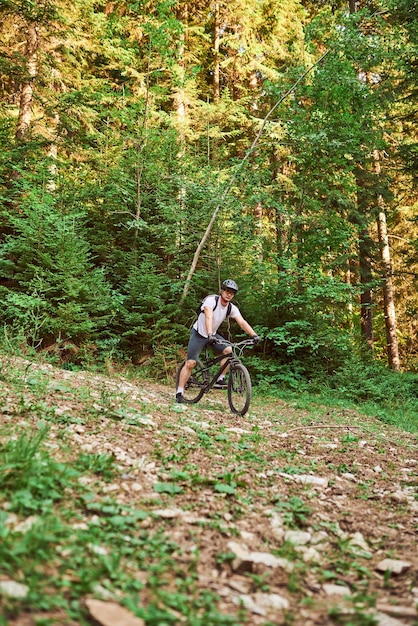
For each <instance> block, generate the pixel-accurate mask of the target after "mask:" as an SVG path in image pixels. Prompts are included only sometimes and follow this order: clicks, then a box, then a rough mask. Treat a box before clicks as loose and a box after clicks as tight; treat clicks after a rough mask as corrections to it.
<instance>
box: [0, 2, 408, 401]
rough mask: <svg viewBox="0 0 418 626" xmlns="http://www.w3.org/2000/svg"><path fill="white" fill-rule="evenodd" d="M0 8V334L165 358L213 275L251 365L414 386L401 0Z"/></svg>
mask: <svg viewBox="0 0 418 626" xmlns="http://www.w3.org/2000/svg"><path fill="white" fill-rule="evenodd" d="M0 16H1V20H0V147H1V149H0V216H1V217H0V219H1V236H0V295H1V301H2V307H1V312H0V322H1V323H0V328H1V330H0V334H1V345H2V349H3V350H18V351H20V352H21V353H25V354H28V353H29V352H30V351H31V350H32V351H36V352H37V353H39V352H42V353H43V354H45V355H48V356H49V358H51V359H56V361H57V362H60V363H64V364H65V366H66V367H68V368H71V367H78V366H86V365H94V364H95V365H97V364H100V363H104V362H105V361H106V360H112V361H118V362H121V363H130V364H132V365H133V366H138V367H141V366H142V365H143V364H144V363H145V364H146V365H147V367H149V368H150V370H149V371H151V372H153V373H154V374H155V375H158V373H160V374H161V375H162V376H166V375H168V373H172V372H173V370H175V366H176V363H178V362H179V360H180V359H181V358H182V356H181V355H182V353H183V351H184V347H185V345H186V344H187V339H188V333H189V328H190V326H191V324H192V322H193V321H194V319H195V315H194V311H195V309H196V306H197V303H198V302H199V301H200V299H201V298H202V297H203V296H204V295H206V294H207V293H214V292H216V291H217V290H218V289H219V286H220V284H221V282H222V281H223V280H224V279H225V278H232V279H234V280H235V281H236V282H237V283H238V285H239V293H238V294H237V297H236V304H237V305H238V306H239V308H240V310H241V311H242V313H243V315H244V317H245V318H246V319H247V320H248V321H249V322H250V323H251V325H252V326H253V327H254V328H255V329H256V330H257V332H258V333H259V335H260V336H261V337H262V339H263V341H262V344H261V346H260V347H259V348H257V349H256V350H255V351H254V353H253V355H252V356H251V358H250V362H251V367H252V373H253V377H254V382H256V383H257V382H258V383H259V384H263V382H264V384H268V385H270V386H277V387H280V386H287V387H290V388H294V389H297V388H304V387H309V386H310V388H315V385H319V386H320V385H322V386H324V385H325V386H329V387H335V388H339V389H341V388H345V389H347V388H351V392H350V393H351V395H353V397H354V396H355V394H358V397H357V399H361V397H363V396H364V395H366V396H367V395H368V394H371V393H373V389H372V388H373V380H376V379H378V380H380V381H382V380H383V381H385V383H384V387H385V391H384V393H389V394H392V395H393V398H394V401H395V402H396V398H397V397H399V396H398V395H397V394H398V393H399V385H401V384H404V383H405V384H407V386H408V394H412V395H414V396H415V397H416V396H417V393H418V392H417V378H416V372H417V369H418V294H417V290H416V283H417V275H418V223H417V220H418V213H417V207H418V198H417V191H416V185H415V183H416V179H417V173H418V150H417V145H418V143H417V117H418V107H417V103H418V60H417V46H418V28H417V25H418V16H417V13H416V2H415V0H371V1H369V0H360V1H355V0H349V1H348V2H347V1H345V0H333V1H326V0H320V1H318V0H316V1H313V0H245V1H244V0H228V2H226V1H225V0H194V1H193V2H191V1H187V0H181V1H177V0H161V1H160V0H73V1H72V2H71V3H69V4H68V3H66V2H63V1H62V0H0ZM237 330H239V329H237V328H234V327H233V325H232V324H231V328H230V332H231V333H233V334H237ZM227 332H229V329H227ZM374 377H376V378H374ZM389 381H390V384H389ZM393 381H397V382H396V384H395V385H393V384H392V383H393ZM396 385H398V387H396ZM394 386H395V388H393V387H394ZM347 393H349V392H347Z"/></svg>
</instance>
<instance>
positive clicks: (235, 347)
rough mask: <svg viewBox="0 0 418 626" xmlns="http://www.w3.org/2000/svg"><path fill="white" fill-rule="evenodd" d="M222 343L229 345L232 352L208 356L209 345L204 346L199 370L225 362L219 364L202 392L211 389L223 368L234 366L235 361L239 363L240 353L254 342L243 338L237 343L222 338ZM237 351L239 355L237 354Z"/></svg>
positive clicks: (208, 369)
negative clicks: (221, 363) (203, 354)
mask: <svg viewBox="0 0 418 626" xmlns="http://www.w3.org/2000/svg"><path fill="white" fill-rule="evenodd" d="M222 345H225V346H226V347H231V348H232V352H230V353H227V354H219V355H218V356H214V357H213V356H210V355H209V346H206V348H205V357H204V359H203V367H201V368H200V371H201V372H209V371H210V368H211V367H213V366H214V365H216V364H217V363H220V362H221V361H223V360H225V363H224V364H223V365H221V366H220V368H219V370H217V372H216V374H215V375H214V377H213V378H212V380H210V381H209V382H208V383H206V384H205V385H204V393H206V392H207V391H209V390H210V389H212V387H213V386H214V385H215V384H216V382H217V380H218V378H219V377H220V376H221V374H223V373H224V372H225V370H226V369H227V368H228V366H229V367H234V365H235V364H236V363H240V362H241V361H240V357H241V354H242V352H243V350H244V348H245V347H246V346H252V345H254V342H253V341H252V340H251V339H244V341H240V342H239V343H232V342H231V341H228V340H227V339H224V340H222ZM237 352H239V355H238V354H237Z"/></svg>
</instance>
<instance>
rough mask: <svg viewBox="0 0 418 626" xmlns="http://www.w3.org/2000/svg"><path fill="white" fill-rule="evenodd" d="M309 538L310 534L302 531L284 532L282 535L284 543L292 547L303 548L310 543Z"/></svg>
mask: <svg viewBox="0 0 418 626" xmlns="http://www.w3.org/2000/svg"><path fill="white" fill-rule="evenodd" d="M311 538H312V535H311V533H309V532H307V531H303V530H286V532H285V534H284V539H285V541H288V542H289V543H291V544H293V545H294V546H304V545H306V544H307V543H309V542H310V540H311Z"/></svg>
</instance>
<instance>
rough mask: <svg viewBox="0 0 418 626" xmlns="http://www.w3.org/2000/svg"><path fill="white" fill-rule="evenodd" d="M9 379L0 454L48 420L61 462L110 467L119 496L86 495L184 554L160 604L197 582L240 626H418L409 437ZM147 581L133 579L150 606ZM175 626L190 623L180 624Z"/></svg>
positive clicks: (41, 378)
mask: <svg viewBox="0 0 418 626" xmlns="http://www.w3.org/2000/svg"><path fill="white" fill-rule="evenodd" d="M2 365H3V367H2V371H3V373H4V372H5V371H6V370H7V372H8V373H7V374H4V376H3V381H4V382H3V389H2V392H1V398H2V407H1V414H0V425H1V426H2V431H1V433H2V435H1V437H2V441H3V442H4V439H5V436H6V435H5V433H6V432H9V431H7V428H6V427H9V428H10V427H11V425H13V427H14V428H15V429H18V431H19V432H22V430H25V429H34V428H37V427H39V421H40V420H42V421H44V422H46V423H47V425H48V427H49V434H48V439H47V445H48V446H49V449H50V451H51V454H53V455H54V456H56V457H57V458H59V459H60V460H65V461H71V460H72V459H75V458H76V457H77V455H79V454H80V453H81V452H82V453H84V454H95V455H97V454H111V455H113V457H114V458H115V459H116V463H117V467H118V472H117V473H116V476H113V478H112V480H111V482H106V481H105V480H101V479H100V477H96V478H94V479H93V478H86V481H90V483H91V484H90V487H91V488H92V490H93V491H94V493H95V494H96V497H97V499H98V500H99V499H100V498H106V497H109V496H112V497H113V498H114V499H115V501H116V502H118V503H120V504H127V505H129V506H130V507H136V508H138V509H139V510H141V511H146V512H148V513H152V516H146V517H144V519H143V520H142V521H140V526H141V528H142V529H148V528H150V527H152V529H153V530H156V529H159V528H160V529H161V530H162V531H163V532H164V533H165V534H166V535H167V536H169V537H170V539H171V540H172V541H173V542H175V544H176V545H177V546H178V549H177V550H176V551H175V552H174V553H173V555H172V556H173V559H174V561H175V568H173V572H172V580H170V577H169V576H168V577H167V576H166V577H165V578H164V581H163V582H162V583H161V584H162V585H163V586H164V587H166V588H167V590H170V589H171V588H172V586H174V585H175V580H174V579H177V578H178V577H179V576H180V577H183V578H185V579H186V578H187V577H188V576H192V573H193V581H194V582H193V585H192V587H193V588H191V590H190V594H193V595H197V594H198V593H199V592H201V591H203V590H206V591H208V590H210V591H211V592H213V593H214V594H215V597H216V598H217V606H216V608H217V610H218V611H219V614H221V615H224V616H230V617H231V621H230V622H229V623H231V624H253V625H254V626H258V625H260V626H261V625H266V624H300V625H305V626H314V625H321V626H324V625H328V624H352V625H354V626H361V625H362V624H364V625H366V624H380V625H381V626H396V625H401V624H408V625H414V624H415V625H416V624H418V613H417V604H418V579H417V574H418V550H417V545H418V541H417V538H418V489H417V487H418V472H417V470H418V454H417V451H418V443H417V438H416V436H413V435H411V434H409V433H405V432H401V431H398V430H396V429H395V428H391V427H388V426H385V425H382V423H380V422H379V421H378V420H377V419H373V418H370V417H368V418H366V417H364V416H362V415H361V414H360V413H357V412H355V411H350V410H345V409H344V410H334V409H333V410H328V409H327V407H323V406H319V405H312V406H309V407H304V406H297V404H296V403H295V404H288V403H285V402H283V401H281V400H279V399H276V400H274V399H264V398H262V397H257V395H256V396H255V398H253V402H252V405H251V408H250V411H249V413H248V414H247V415H246V416H245V417H243V418H241V417H239V418H238V417H236V416H233V415H232V414H231V413H230V411H229V409H228V406H227V398H226V394H225V392H223V391H213V392H212V393H211V395H209V396H207V397H205V398H204V399H203V400H202V401H201V402H200V403H199V404H198V405H176V404H175V403H174V402H173V389H172V388H171V387H169V386H165V385H160V384H155V383H151V382H148V381H143V380H133V379H129V380H127V379H123V378H120V377H115V376H113V377H105V376H99V375H93V374H88V373H85V372H68V371H64V370H60V369H56V368H54V367H52V366H50V365H44V364H43V365H42V364H34V363H32V364H31V363H29V362H25V361H23V360H19V359H15V360H14V361H13V362H12V363H11V362H10V361H7V362H6V359H5V358H3V361H2ZM13 368H14V371H15V372H21V376H22V377H23V376H24V378H22V379H21V385H20V391H19V393H17V392H16V387H15V386H13V385H12V384H11V382H10V380H11V377H12V374H11V373H10V371H11V370H13ZM16 376H17V374H16ZM22 406H24V409H22ZM4 504H5V503H4V502H3V501H2V500H1V498H0V510H1V508H2V505H3V506H4ZM87 517H88V516H87V514H86V518H87ZM20 521H22V520H20ZM131 567H132V565H131ZM0 571H1V570H0ZM147 575H148V574H147V571H143V568H142V569H140V570H138V572H137V577H138V579H140V580H142V581H144V582H145V584H144V586H143V588H142V590H141V591H140V592H139V597H140V601H141V603H142V604H143V605H144V606H146V605H147V603H148V602H150V601H151V600H152V597H151V596H152V591H151V590H150V588H149V586H147V583H146V581H147ZM5 578H6V576H5V575H0V579H2V580H4V579H5ZM114 592H115V593H114V596H113V600H114V599H115V598H119V601H122V598H121V597H120V594H119V595H118V590H117V589H115V590H114ZM0 606H1V605H0ZM173 612H174V613H173V614H176V610H175V609H173ZM37 619H38V620H39V615H38V616H36V615H31V614H30V612H29V613H28V612H26V613H25V612H23V613H21V614H20V615H17V616H16V618H15V619H14V620H9V622H8V623H9V624H13V626H32V625H34V624H36V623H39V622H37V621H36V620H37ZM234 620H235V621H234ZM50 623H57V624H58V623H66V624H70V623H71V624H74V622H71V621H70V620H67V621H66V619H63V620H62V619H61V620H59V619H58V618H55V621H54V618H53V619H52V622H50ZM144 623H146V622H144ZM153 623H158V622H153ZM164 623H165V622H164ZM176 623H178V624H191V623H192V621H188V618H187V616H185V611H184V610H183V612H182V611H178V622H176ZM194 623H198V622H194ZM199 623H200V622H199ZM212 623H225V624H226V623H227V621H225V622H221V621H219V622H211V624H212ZM161 624H163V622H161Z"/></svg>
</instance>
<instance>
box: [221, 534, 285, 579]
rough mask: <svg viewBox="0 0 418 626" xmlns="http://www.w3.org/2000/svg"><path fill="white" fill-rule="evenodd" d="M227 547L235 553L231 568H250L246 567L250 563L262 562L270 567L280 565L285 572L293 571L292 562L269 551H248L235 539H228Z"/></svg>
mask: <svg viewBox="0 0 418 626" xmlns="http://www.w3.org/2000/svg"><path fill="white" fill-rule="evenodd" d="M228 548H229V550H231V552H233V553H234V554H235V555H236V558H235V559H234V560H233V561H232V568H233V569H234V570H235V571H236V570H238V569H244V570H245V569H251V567H248V566H251V564H262V565H265V566H266V567H271V568H276V567H281V568H282V569H284V570H285V571H287V572H291V571H293V564H292V563H291V562H290V561H288V560H287V559H283V558H279V557H276V556H274V555H273V554H270V553H269V552H250V551H249V550H248V548H247V546H245V545H244V544H239V543H237V542H236V541H230V542H229V543H228Z"/></svg>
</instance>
